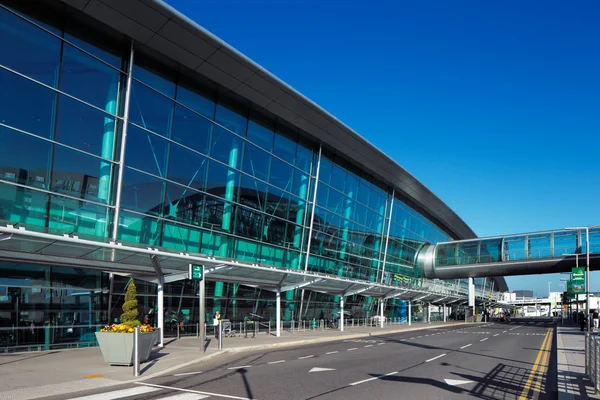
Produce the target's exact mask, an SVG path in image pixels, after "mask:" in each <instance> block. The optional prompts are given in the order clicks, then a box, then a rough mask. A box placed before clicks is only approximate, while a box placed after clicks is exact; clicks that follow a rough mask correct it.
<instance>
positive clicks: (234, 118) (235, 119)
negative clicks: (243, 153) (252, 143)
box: [215, 104, 248, 136]
mask: <svg viewBox="0 0 600 400" xmlns="http://www.w3.org/2000/svg"><path fill="white" fill-rule="evenodd" d="M215 121H217V122H218V123H219V124H220V125H221V126H224V127H225V128H227V129H229V130H230V131H232V132H235V133H237V134H238V135H240V136H246V125H247V122H248V121H247V120H246V118H245V117H242V116H241V115H239V114H238V113H236V112H235V111H231V110H230V109H229V108H226V107H224V106H222V105H220V104H217V114H216V117H215Z"/></svg>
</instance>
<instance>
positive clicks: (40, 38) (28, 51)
mask: <svg viewBox="0 0 600 400" xmlns="http://www.w3.org/2000/svg"><path fill="white" fill-rule="evenodd" d="M0 37H1V38H2V40H0V64H2V65H5V66H7V67H9V68H12V69H14V70H15V71H18V72H20V73H22V74H25V75H27V76H29V77H31V78H33V79H36V80H38V81H40V82H44V83H45V84H47V85H50V86H54V87H56V83H57V78H58V65H59V62H60V46H61V41H60V40H59V39H58V38H56V37H54V36H52V35H51V34H49V33H48V32H45V31H43V30H42V29H40V28H38V27H36V26H35V25H32V24H30V23H29V22H26V21H24V20H23V19H21V18H19V17H17V16H15V15H13V14H12V13H10V12H8V11H6V10H5V9H3V8H0Z"/></svg>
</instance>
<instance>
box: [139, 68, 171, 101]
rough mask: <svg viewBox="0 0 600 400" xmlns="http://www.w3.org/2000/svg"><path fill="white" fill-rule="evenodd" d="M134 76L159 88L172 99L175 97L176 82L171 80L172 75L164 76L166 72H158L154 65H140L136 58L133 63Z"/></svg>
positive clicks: (152, 86) (154, 87)
mask: <svg viewBox="0 0 600 400" xmlns="http://www.w3.org/2000/svg"><path fill="white" fill-rule="evenodd" d="M133 77H134V78H135V79H138V80H140V81H142V82H144V83H145V84H146V85H148V86H150V87H151V88H153V89H156V90H158V91H159V92H161V93H162V94H164V95H165V96H168V97H170V98H172V99H174V98H175V83H173V82H172V81H171V79H170V78H171V77H167V76H164V74H162V73H160V72H158V71H157V70H155V69H154V68H153V67H152V66H149V65H144V67H140V66H139V65H138V64H137V60H136V62H135V64H134V65H133Z"/></svg>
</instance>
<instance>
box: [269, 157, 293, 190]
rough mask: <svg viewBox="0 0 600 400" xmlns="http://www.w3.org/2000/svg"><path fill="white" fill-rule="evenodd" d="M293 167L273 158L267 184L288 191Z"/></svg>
mask: <svg viewBox="0 0 600 400" xmlns="http://www.w3.org/2000/svg"><path fill="white" fill-rule="evenodd" d="M293 169H294V168H293V167H292V166H291V165H289V164H286V163H284V162H283V161H281V160H279V159H276V158H273V160H271V176H270V179H269V182H270V183H271V184H273V185H275V186H277V187H279V188H281V189H283V190H290V189H291V186H292V172H293Z"/></svg>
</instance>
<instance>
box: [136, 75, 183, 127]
mask: <svg viewBox="0 0 600 400" xmlns="http://www.w3.org/2000/svg"><path fill="white" fill-rule="evenodd" d="M173 104H174V103H173V101H172V100H169V99H167V98H166V97H165V96H162V95H160V94H159V93H157V92H155V91H154V90H152V89H150V88H148V87H146V86H144V85H142V84H141V83H139V82H135V81H134V82H133V85H132V88H131V105H130V106H129V107H130V113H129V118H130V120H131V122H134V123H136V124H137V125H139V126H141V127H143V128H146V129H148V130H151V131H152V132H155V133H158V134H159V135H162V136H165V137H169V131H170V128H171V119H172V116H173V115H172V114H173Z"/></svg>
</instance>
